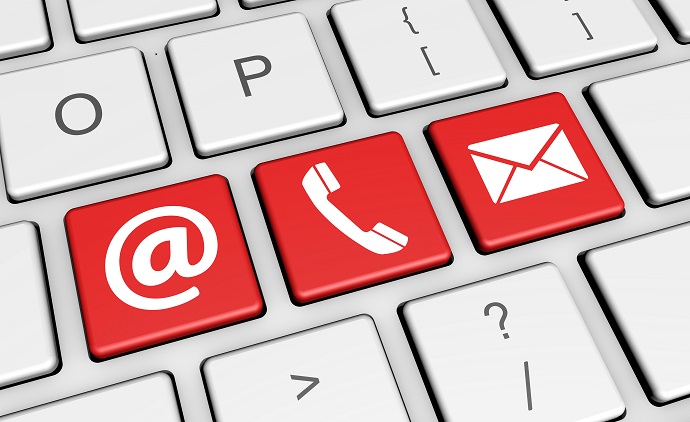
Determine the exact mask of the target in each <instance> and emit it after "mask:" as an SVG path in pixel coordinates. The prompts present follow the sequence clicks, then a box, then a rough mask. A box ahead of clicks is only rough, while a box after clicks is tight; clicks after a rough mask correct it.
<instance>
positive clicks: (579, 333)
mask: <svg viewBox="0 0 690 422" xmlns="http://www.w3.org/2000/svg"><path fill="white" fill-rule="evenodd" d="M402 317H403V319H404V322H405V324H406V327H407V332H408V335H409V339H410V340H411V341H412V343H413V347H414V348H415V349H416V351H417V354H418V363H419V365H420V369H421V370H422V371H423V372H424V373H425V375H426V377H427V379H428V381H429V386H430V387H431V390H432V391H431V392H430V393H432V394H433V397H434V398H435V400H436V402H437V403H438V409H439V411H440V413H441V415H439V419H441V417H442V418H443V420H444V421H445V422H459V421H476V422H493V421H515V422H553V421H559V422H605V421H611V420H615V419H618V418H619V417H621V416H622V415H623V414H624V413H625V404H624V403H623V401H622V399H621V397H620V395H619V393H618V390H617V389H616V386H615V384H614V383H613V380H612V379H611V376H610V375H609V372H608V370H607V369H606V366H605V365H604V362H603V360H602V359H601V356H600V355H599V352H598V350H597V348H596V345H595V344H594V341H593V340H592V338H591V336H590V334H589V332H588V330H587V327H586V326H585V324H584V322H583V321H582V317H581V316H580V314H579V312H578V310H577V308H576V306H575V303H574V302H573V300H572V298H571V297H570V294H569V293H568V289H567V287H566V285H565V283H564V281H563V279H562V278H561V275H560V273H559V272H558V269H557V268H556V267H555V266H554V265H552V264H542V265H539V266H536V267H532V268H528V269H525V270H522V271H518V272H515V273H510V274H506V275H503V276H500V277H496V278H493V279H490V280H486V281H482V282H479V283H476V284H472V285H469V286H464V287H460V288H457V289H453V290H449V291H447V292H443V293H438V294H435V295H431V296H428V297H425V298H421V299H417V300H413V301H411V302H407V303H405V304H404V305H403V307H402Z"/></svg>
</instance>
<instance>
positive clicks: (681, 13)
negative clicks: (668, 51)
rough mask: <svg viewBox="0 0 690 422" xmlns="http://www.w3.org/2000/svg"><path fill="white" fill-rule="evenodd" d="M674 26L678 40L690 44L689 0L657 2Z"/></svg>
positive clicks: (663, 0) (658, 0) (659, 0)
mask: <svg viewBox="0 0 690 422" xmlns="http://www.w3.org/2000/svg"><path fill="white" fill-rule="evenodd" d="M655 1H656V3H657V4H658V5H659V6H660V7H661V10H662V12H663V13H664V15H666V16H665V17H666V18H667V19H668V20H669V22H670V23H671V25H672V26H673V30H674V31H675V33H674V34H673V35H674V36H675V37H676V40H678V42H681V43H690V2H689V1H688V0H655Z"/></svg>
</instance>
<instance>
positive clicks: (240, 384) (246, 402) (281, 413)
mask: <svg viewBox="0 0 690 422" xmlns="http://www.w3.org/2000/svg"><path fill="white" fill-rule="evenodd" d="M202 371H203V375H204V379H205V381H206V387H207V390H208V396H209V398H210V401H211V407H212V408H213V414H214V416H215V420H216V421H217V422H230V421H252V422H273V421H276V420H280V421H284V422H324V421H334V422H335V421H358V422H381V421H386V422H409V418H408V416H407V412H406V410H405V406H404V405H403V402H402V399H401V397H400V393H399V392H398V388H397V385H396V383H395V379H394V378H393V374H392V373H391V369H390V366H389V363H388V359H387V358H386V354H385V353H384V351H383V348H382V346H381V340H380V339H379V336H378V332H377V331H376V327H375V325H374V322H373V320H372V319H371V318H370V317H368V316H359V317H354V318H350V319H347V320H344V321H340V322H336V323H333V324H329V325H325V326H322V327H319V328H314V329H312V330H308V331H304V332H301V333H297V334H293V335H291V336H287V337H282V338H279V339H276V340H272V341H269V342H267V343H263V344H258V345H255V346H252V347H248V348H245V349H240V350H236V351H234V352H230V353H226V354H224V355H220V356H216V357H213V358H210V359H208V360H207V361H206V362H205V363H204V365H203V368H202Z"/></svg>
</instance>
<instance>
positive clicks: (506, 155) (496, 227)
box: [429, 93, 624, 252]
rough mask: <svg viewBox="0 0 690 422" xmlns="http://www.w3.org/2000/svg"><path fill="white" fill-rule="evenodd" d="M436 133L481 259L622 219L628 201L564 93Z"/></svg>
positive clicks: (436, 128)
mask: <svg viewBox="0 0 690 422" xmlns="http://www.w3.org/2000/svg"><path fill="white" fill-rule="evenodd" d="M429 134H430V136H431V138H432V142H433V145H434V147H435V148H436V150H437V152H438V156H439V158H440V161H441V162H442V165H443V167H444V169H445V171H446V172H447V175H448V179H449V181H450V184H451V185H452V189H453V190H454V191H455V193H456V195H457V198H458V200H459V202H460V204H461V206H462V210H463V211H464V213H465V214H466V216H467V220H468V222H469V223H470V225H471V228H472V232H473V235H474V240H475V243H476V246H477V248H478V249H479V250H480V251H481V252H494V251H497V250H501V249H505V248H508V247H511V246H515V245H518V244H522V243H525V242H530V241H533V240H537V239H540V238H543V237H547V236H551V235H554V234H558V233H562V232H566V231H569V230H573V229H576V228H580V227H583V226H587V225H591V224H595V223H598V222H601V221H605V220H608V219H611V218H615V217H617V216H620V215H621V214H622V213H623V210H624V203H623V199H622V198H621V197H620V195H619V194H618V191H617V190H616V187H615V186H614V184H613V182H612V181H611V179H610V177H609V176H608V173H607V172H606V169H605V168H604V166H603V165H602V164H601V161H600V160H599V157H598V156H597V154H596V152H595V151H594V148H593V147H592V145H591V144H590V142H589V139H588V138H587V135H586V134H585V132H584V130H583V129H582V127H581V126H580V123H579V122H578V120H577V117H576V116H575V114H574V113H573V111H572V109H571V108H570V105H569V104H568V102H567V100H566V99H565V97H564V96H563V95H561V94H559V93H554V94H547V95H543V96H540V97H535V98H530V99H527V100H523V101H518V102H515V103H511V104H506V105H503V106H499V107H494V108H490V109H486V110H481V111H477V112H474V113H470V114H465V115H462V116H458V117H453V118H450V119H445V120H441V121H437V122H434V123H432V124H431V125H430V126H429Z"/></svg>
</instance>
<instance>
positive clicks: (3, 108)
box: [0, 48, 169, 201]
mask: <svg viewBox="0 0 690 422" xmlns="http://www.w3.org/2000/svg"><path fill="white" fill-rule="evenodd" d="M0 92H2V95H0V121H2V124H1V125H0V153H1V157H2V164H3V168H4V171H5V185H6V188H7V193H8V194H9V196H10V197H11V198H12V199H13V200H14V201H24V200H28V199H33V198H36V197H39V196H43V195H48V194H52V193H56V192H60V191H64V190H68V189H72V188H78V187H82V186H85V185H89V184H93V183H97V182H102V181H106V180H110V179H114V178H118V177H123V176H129V175H132V174H136V173H141V172H144V171H147V170H153V169H157V168H160V167H163V166H165V165H166V164H167V163H168V160H169V158H168V150H167V146H166V144H165V138H164V136H163V132H162V128H161V124H160V120H159V118H158V111H157V109H156V104H155V103H154V100H153V96H152V92H151V87H150V85H149V79H148V75H147V72H146V67H145V65H144V60H143V57H142V54H141V52H140V51H139V50H137V49H135V48H127V49H123V50H116V51H111V52H107V53H101V54H97V55H93V56H88V57H82V58H78V59H73V60H68V61H64V62H59V63H53V64H48V65H44V66H40V67H35V68H31V69H26V70H19V71H16V72H12V73H6V74H3V75H0Z"/></svg>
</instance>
